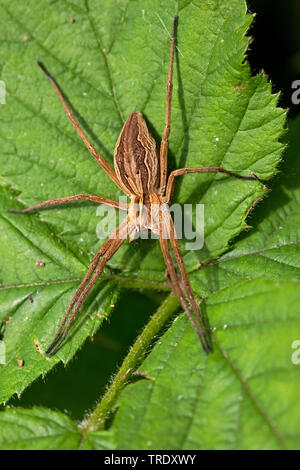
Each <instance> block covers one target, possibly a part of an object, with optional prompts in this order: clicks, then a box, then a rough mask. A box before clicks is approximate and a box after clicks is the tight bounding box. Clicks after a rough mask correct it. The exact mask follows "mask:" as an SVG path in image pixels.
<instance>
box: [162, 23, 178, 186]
mask: <svg viewBox="0 0 300 470" xmlns="http://www.w3.org/2000/svg"><path fill="white" fill-rule="evenodd" d="M177 24H178V16H175V18H174V23H173V34H172V39H171V41H172V42H171V52H170V63H169V74H168V82H167V91H166V121H165V128H164V132H163V136H162V139H161V144H160V152H159V153H160V154H159V161H160V183H159V192H160V194H163V193H164V192H165V187H166V181H167V165H168V139H169V134H170V130H171V103H172V87H173V85H172V79H173V63H174V50H175V43H176V32H177Z"/></svg>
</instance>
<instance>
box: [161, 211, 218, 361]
mask: <svg viewBox="0 0 300 470" xmlns="http://www.w3.org/2000/svg"><path fill="white" fill-rule="evenodd" d="M165 223H166V222H165V219H164V218H163V217H162V216H161V219H160V231H159V241H160V246H161V250H162V253H163V257H164V260H165V263H166V266H167V269H168V273H169V276H170V279H171V283H172V288H173V290H174V292H175V294H176V295H177V296H178V298H179V300H180V302H181V305H182V307H183V309H184V311H185V313H186V314H187V316H188V319H189V320H190V322H191V324H192V326H193V328H194V330H195V331H196V333H197V335H198V337H199V339H200V342H201V345H202V347H203V350H204V351H205V352H206V353H209V352H210V346H209V344H208V343H207V339H206V332H205V330H204V328H203V327H202V326H201V329H199V327H198V325H197V324H196V322H195V320H194V317H193V316H192V314H191V312H190V309H189V307H188V304H187V301H186V295H185V293H184V291H183V289H182V287H181V285H180V282H179V279H178V277H177V274H176V271H175V267H174V264H173V260H172V256H171V252H170V248H169V240H168V239H167V238H166V233H164V229H165Z"/></svg>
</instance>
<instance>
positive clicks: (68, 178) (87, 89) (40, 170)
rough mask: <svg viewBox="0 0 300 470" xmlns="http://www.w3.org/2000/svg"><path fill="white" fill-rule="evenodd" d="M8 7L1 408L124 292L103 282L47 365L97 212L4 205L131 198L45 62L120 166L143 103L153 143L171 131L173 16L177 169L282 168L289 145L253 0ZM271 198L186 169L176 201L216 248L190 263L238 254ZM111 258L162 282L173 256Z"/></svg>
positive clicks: (90, 249) (132, 274) (124, 273)
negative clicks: (233, 248) (120, 147)
mask: <svg viewBox="0 0 300 470" xmlns="http://www.w3.org/2000/svg"><path fill="white" fill-rule="evenodd" d="M0 9H1V15H0V18H1V20H0V22H1V28H0V56H1V57H5V62H3V63H1V69H0V70H1V79H2V80H4V81H5V84H6V89H7V92H8V94H7V100H6V101H7V102H6V105H5V106H1V109H0V112H1V114H0V122H1V131H0V144H1V145H0V149H1V150H0V168H1V170H0V172H1V173H0V174H1V183H2V186H3V188H2V189H1V201H2V205H1V208H2V209H1V224H2V227H1V229H2V230H1V240H3V243H1V247H0V255H1V259H2V260H3V262H2V265H1V282H2V288H1V291H0V306H1V308H0V312H1V318H5V319H6V320H8V322H7V324H6V330H5V336H4V341H5V345H6V352H7V364H6V365H0V377H1V395H0V401H5V400H7V399H8V398H9V397H10V396H11V395H12V394H13V393H21V392H22V390H24V388H25V387H26V386H27V385H28V384H29V383H31V382H32V381H33V380H34V379H35V378H37V377H38V376H39V375H42V374H45V373H46V372H47V371H48V370H50V369H51V368H52V367H53V366H54V365H55V364H56V363H57V362H58V361H59V360H62V361H64V362H67V361H68V360H70V358H71V357H73V355H74V354H75V352H76V350H77V349H78V348H79V347H80V345H81V344H82V343H83V341H84V340H85V338H86V337H87V336H90V335H93V334H94V332H95V331H96V330H97V328H98V327H99V325H100V324H101V321H102V318H103V317H107V316H108V315H109V314H110V311H111V309H112V307H113V305H114V303H115V301H116V297H117V295H118V290H117V286H116V284H115V283H114V282H113V281H112V282H107V281H105V282H104V281H103V282H100V283H98V284H97V287H96V289H95V291H94V292H93V296H92V298H90V299H89V302H87V303H86V305H85V307H84V308H83V311H82V313H81V314H80V316H79V317H78V320H77V322H75V324H74V325H73V327H72V330H71V332H70V337H69V340H68V341H67V342H66V344H65V346H64V347H63V348H62V349H61V350H60V351H59V353H58V354H57V355H56V356H55V357H54V358H53V359H51V360H49V359H47V358H46V357H45V356H43V355H42V354H41V351H43V350H45V348H46V347H47V346H48V344H49V342H50V341H51V339H52V338H53V336H54V333H55V331H56V329H57V327H58V325H59V324H60V321H61V319H62V318H63V314H64V312H65V310H66V308H67V305H68V303H69V301H70V299H71V297H72V295H73V293H74V291H75V289H76V287H77V286H78V283H79V279H81V278H82V277H83V276H84V273H85V271H86V269H87V266H88V262H89V260H90V258H91V256H92V255H93V253H95V252H96V250H97V249H98V247H99V245H100V243H99V240H98V239H97V236H96V225H97V223H98V221H99V218H97V215H96V208H95V207H94V206H91V205H88V204H82V205H80V204H78V205H76V204H75V205H74V206H72V208H71V207H70V206H69V207H65V208H62V207H61V208H57V209H55V210H44V211H41V212H40V213H39V214H33V215H30V216H23V215H20V214H7V209H8V208H22V207H26V206H30V205H32V204H35V203H38V202H41V201H43V200H46V199H50V198H55V197H62V196H69V195H73V194H78V193H92V194H94V193H96V194H101V195H103V196H107V197H111V198H114V199H118V197H119V196H120V194H121V193H120V191H119V190H118V189H117V188H116V187H115V185H114V184H113V182H111V181H110V180H109V178H108V177H107V176H106V175H105V174H104V172H103V171H101V169H100V168H99V167H97V164H96V162H95V161H93V159H92V157H90V155H89V154H88V152H87V150H86V148H85V147H84V145H83V143H82V142H81V140H80V138H79V137H78V136H77V135H76V132H75V130H74V129H73V128H72V126H71V125H70V123H69V121H68V119H67V117H66V116H65V114H64V112H63V109H62V107H61V104H60V103H59V100H58V99H57V97H56V96H55V93H54V91H53V89H52V88H51V86H50V84H49V81H48V80H47V79H46V78H45V76H44V75H43V74H42V73H41V71H40V70H39V68H38V67H37V66H36V65H35V62H36V60H37V59H39V60H42V61H43V62H44V63H45V65H46V66H47V68H48V69H49V70H50V71H51V73H52V74H53V75H54V76H55V77H56V79H57V81H58V83H59V85H60V86H61V88H62V90H63V92H64V93H65V95H66V96H67V98H68V99H69V100H70V102H71V103H72V106H73V108H74V112H75V114H76V115H77V116H78V117H79V120H80V122H81V124H82V126H83V128H84V130H85V132H86V133H87V134H88V136H89V138H90V139H91V140H92V142H93V143H94V145H95V146H96V147H97V149H98V150H99V151H100V152H102V154H103V156H104V157H105V158H106V159H107V160H108V161H109V162H110V163H112V160H113V158H112V155H113V149H114V145H115V142H116V141H117V138H118V135H119V132H120V130H121V128H122V124H123V121H124V119H126V117H127V116H128V114H129V113H130V112H132V110H134V109H139V110H140V111H142V112H143V113H144V115H145V117H146V119H147V122H148V123H149V126H150V128H151V130H152V132H153V134H154V136H155V137H156V139H157V140H158V141H159V139H160V136H161V135H162V131H163V127H164V114H165V87H166V77H167V70H168V60H169V49H170V43H169V33H168V32H169V31H170V30H171V27H172V21H173V17H174V15H175V14H177V13H178V14H179V18H180V19H179V21H180V22H179V29H178V52H177V53H176V66H175V71H174V72H175V73H174V99H173V110H172V131H171V137H170V152H169V168H170V170H171V169H175V168H180V167H183V166H186V167H196V166H207V165H222V166H223V167H225V168H227V169H229V170H234V171H237V172H241V174H245V175H249V174H250V171H254V172H256V173H257V174H258V175H260V176H261V177H263V178H269V177H271V176H272V175H273V174H274V172H275V169H276V165H277V164H278V162H279V159H280V153H281V150H282V144H280V143H278V138H279V136H280V135H281V133H282V128H283V123H284V119H285V112H284V111H283V110H281V109H279V108H276V103H277V99H278V96H276V95H272V94H271V85H270V84H269V83H268V82H267V79H266V77H265V76H264V75H262V74H260V75H259V76H257V77H251V74H250V69H249V66H248V65H247V64H246V63H244V53H245V50H246V48H247V41H248V40H247V38H246V37H245V32H246V31H247V28H248V26H249V24H250V22H251V16H250V15H246V6H245V2H244V1H243V0H233V1H229V0H226V1H223V2H219V1H218V0H214V1H212V0H205V1H203V0H201V1H200V0H198V1H194V2H186V1H180V2H177V1H175V0H172V1H164V2H161V1H158V0H155V1H152V2H145V1H142V0H139V1H129V2H128V3H125V2H114V1H112V0H106V1H104V2H101V4H100V2H96V1H88V0H85V1H83V2H72V3H66V2H63V3H61V2H58V3H57V2H54V3H53V2H51V1H48V2H42V1H33V0H31V1H29V2H26V3H23V4H21V3H17V4H14V5H13V4H12V3H11V2H10V1H8V0H3V1H2V3H1V6H0ZM33 12H34V14H33ZM72 18H73V19H74V20H75V21H71V19H72ZM264 194H265V190H264V188H263V187H262V185H261V184H260V183H258V182H254V181H241V180H235V179H233V178H228V177H224V175H221V176H220V175H213V174H210V175H189V176H186V177H184V178H181V180H180V181H179V182H178V185H177V191H176V193H175V198H174V201H176V202H180V203H199V202H201V203H204V204H205V246H204V249H203V250H201V251H200V252H189V253H187V255H186V256H185V261H186V263H187V267H188V269H189V270H190V271H192V270H195V269H197V268H198V267H199V263H200V261H199V260H202V261H203V260H205V261H209V260H211V259H213V258H215V257H216V256H217V255H220V254H221V253H223V252H224V251H226V250H227V249H228V246H229V242H230V240H231V239H232V238H233V237H234V236H235V235H237V234H238V233H240V231H241V230H242V229H243V228H245V217H246V214H247V213H248V211H249V210H250V208H251V207H252V206H253V204H254V203H255V201H257V199H258V198H261V197H262V196H263V195H264ZM16 196H17V197H16ZM15 197H16V198H15ZM36 261H43V262H44V263H45V266H39V265H36V264H35V263H36ZM109 267H110V268H114V269H117V270H118V275H119V278H120V277H121V279H122V278H123V279H125V280H126V281H128V284H130V283H132V280H137V281H140V280H149V281H151V282H153V281H155V282H162V281H164V271H165V267H164V264H163V261H162V256H161V254H160V251H159V247H158V244H157V243H156V244H155V243H153V242H152V241H145V240H141V241H137V242H135V243H134V244H132V245H131V246H129V244H128V243H127V244H125V245H124V246H123V247H122V249H120V251H119V252H118V253H117V254H116V256H115V257H114V258H113V259H112V260H111V262H110V264H109ZM105 274H106V277H109V278H111V279H112V280H113V279H114V276H115V274H116V272H115V271H111V270H109V268H108V270H107V271H106V273H105ZM130 285H131V284H130ZM154 287H155V288H156V287H157V284H154ZM200 293H202V292H200ZM32 300H33V303H32V302H31V301H32ZM97 314H98V315H97ZM18 361H24V363H23V366H20V362H18Z"/></svg>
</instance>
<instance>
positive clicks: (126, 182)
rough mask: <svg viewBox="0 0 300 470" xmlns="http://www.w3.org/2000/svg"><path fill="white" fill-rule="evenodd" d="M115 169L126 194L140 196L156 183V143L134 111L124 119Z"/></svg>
mask: <svg viewBox="0 0 300 470" xmlns="http://www.w3.org/2000/svg"><path fill="white" fill-rule="evenodd" d="M114 165H115V171H116V174H117V176H118V178H119V180H120V181H121V182H122V184H123V186H125V187H126V189H127V191H129V193H130V194H134V195H137V196H143V195H144V194H149V193H151V192H153V190H155V188H157V186H158V178H159V160H158V154H157V149H156V143H155V140H154V138H153V137H152V135H151V134H150V132H149V130H148V127H147V124H146V123H145V121H144V119H143V116H142V114H141V113H139V112H138V111H134V112H133V113H132V114H130V116H129V117H128V118H127V120H126V122H125V124H124V126H123V129H122V131H121V134H120V136H119V139H118V141H117V144H116V148H115V152H114Z"/></svg>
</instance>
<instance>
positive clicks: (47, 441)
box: [0, 407, 114, 450]
mask: <svg viewBox="0 0 300 470" xmlns="http://www.w3.org/2000/svg"><path fill="white" fill-rule="evenodd" d="M0 449H1V450H77V449H84V450H93V449H95V450H104V449H110V450H112V449H114V440H113V436H112V433H110V432H108V431H95V432H91V433H90V434H89V436H88V437H87V438H85V437H84V436H83V435H82V433H81V432H80V429H79V428H78V427H77V426H76V425H75V423H73V421H72V420H71V419H70V418H69V417H68V416H66V415H65V414H63V413H58V412H57V411H51V410H48V409H47V408H37V407H36V408H32V409H30V410H25V409H23V408H12V409H7V410H6V411H4V412H1V413H0Z"/></svg>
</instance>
